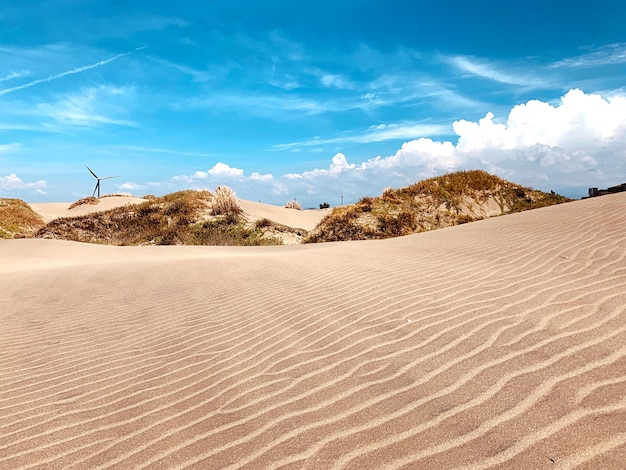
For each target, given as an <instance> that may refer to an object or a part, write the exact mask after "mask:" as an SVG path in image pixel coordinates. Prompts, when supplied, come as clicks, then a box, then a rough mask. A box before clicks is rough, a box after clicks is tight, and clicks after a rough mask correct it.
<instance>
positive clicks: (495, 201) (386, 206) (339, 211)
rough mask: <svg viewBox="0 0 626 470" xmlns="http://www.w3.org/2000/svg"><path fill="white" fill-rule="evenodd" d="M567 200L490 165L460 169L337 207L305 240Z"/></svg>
mask: <svg viewBox="0 0 626 470" xmlns="http://www.w3.org/2000/svg"><path fill="white" fill-rule="evenodd" d="M566 201H568V199H567V198H565V197H563V196H560V195H558V194H550V193H544V192H541V191H537V190H534V189H531V188H527V187H523V186H520V185H518V184H515V183H511V182H509V181H506V180H503V179H501V178H499V177H498V176H495V175H491V174H489V173H487V172H485V171H481V170H475V171H460V172H456V173H450V174H447V175H444V176H439V177H436V178H430V179H427V180H423V181H420V182H418V183H415V184H413V185H411V186H408V187H406V188H402V189H396V190H394V189H391V188H386V189H385V190H384V191H383V194H382V196H380V197H376V198H372V197H365V198H362V199H361V200H360V201H359V202H357V203H356V204H352V205H349V206H344V207H336V208H334V209H333V211H332V212H331V213H330V214H329V215H328V216H326V217H325V218H324V219H323V220H322V221H321V222H320V224H319V225H318V227H317V228H316V229H315V230H314V231H312V232H311V233H310V234H309V236H308V237H307V238H305V240H304V243H317V242H325V241H343V240H367V239H378V238H390V237H397V236H402V235H409V234H411V233H416V232H421V231H426V230H433V229H437V228H443V227H448V226H451V225H458V224H463V223H467V222H472V221H475V220H480V219H484V218H486V217H490V216H493V215H502V214H507V213H511V212H520V211H524V210H528V209H534V208H537V207H543V206H548V205H552V204H559V203H562V202H566Z"/></svg>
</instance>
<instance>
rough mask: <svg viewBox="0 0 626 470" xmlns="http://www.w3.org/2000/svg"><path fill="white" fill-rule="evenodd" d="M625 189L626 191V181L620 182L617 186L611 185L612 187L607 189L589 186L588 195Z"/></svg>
mask: <svg viewBox="0 0 626 470" xmlns="http://www.w3.org/2000/svg"><path fill="white" fill-rule="evenodd" d="M624 191H626V183H622V184H618V185H617V186H611V187H610V188H606V189H598V188H589V196H587V197H597V196H604V195H606V194H614V193H622V192H624ZM583 199H586V198H583Z"/></svg>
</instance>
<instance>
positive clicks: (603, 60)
mask: <svg viewBox="0 0 626 470" xmlns="http://www.w3.org/2000/svg"><path fill="white" fill-rule="evenodd" d="M623 63H626V43H615V44H607V45H605V46H602V47H600V48H598V49H596V50H594V51H591V52H589V53H587V54H582V55H579V56H577V57H571V58H569V59H563V60H559V61H558V62H554V63H553V64H552V65H551V66H550V67H551V68H559V67H573V68H586V67H599V66H603V65H613V64H623Z"/></svg>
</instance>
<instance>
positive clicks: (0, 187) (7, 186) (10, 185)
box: [0, 173, 48, 194]
mask: <svg viewBox="0 0 626 470" xmlns="http://www.w3.org/2000/svg"><path fill="white" fill-rule="evenodd" d="M47 185H48V183H47V182H46V181H45V180H39V181H35V182H34V183H25V182H24V181H22V179H21V178H19V177H18V176H17V175H16V174H15V173H11V174H10V175H8V176H0V191H14V190H24V189H36V190H37V192H38V193H40V194H42V193H43V191H42V189H41V188H45V187H46V186H47Z"/></svg>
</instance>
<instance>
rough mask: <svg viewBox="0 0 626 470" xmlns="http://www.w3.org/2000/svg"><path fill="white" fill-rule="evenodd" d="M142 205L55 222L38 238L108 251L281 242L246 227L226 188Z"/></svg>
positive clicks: (179, 194)
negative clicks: (102, 247)
mask: <svg viewBox="0 0 626 470" xmlns="http://www.w3.org/2000/svg"><path fill="white" fill-rule="evenodd" d="M146 199H147V200H146V201H145V202H143V203H140V204H136V205H128V206H122V207H117V208H115V209H111V210H108V211H103V212H96V213H93V214H88V215H84V216H78V217H65V218H60V219H55V220H53V221H52V222H50V223H49V224H48V225H47V226H46V227H44V228H42V229H41V230H40V231H39V232H38V233H37V234H36V236H37V237H38V238H58V239H63V240H72V241H80V242H89V243H100V244H107V245H235V246H237V245H276V244H280V240H278V239H277V238H275V237H272V236H266V230H263V228H262V227H259V226H257V225H254V224H252V225H250V224H248V223H247V222H246V221H245V219H244V218H243V217H242V216H241V208H240V207H239V203H238V200H237V197H236V196H235V194H234V193H233V192H232V190H230V188H227V187H218V188H217V189H216V191H215V193H214V194H213V193H211V192H209V191H191V190H188V191H179V192H176V193H172V194H168V195H165V196H162V197H155V196H149V197H147V198H146Z"/></svg>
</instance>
